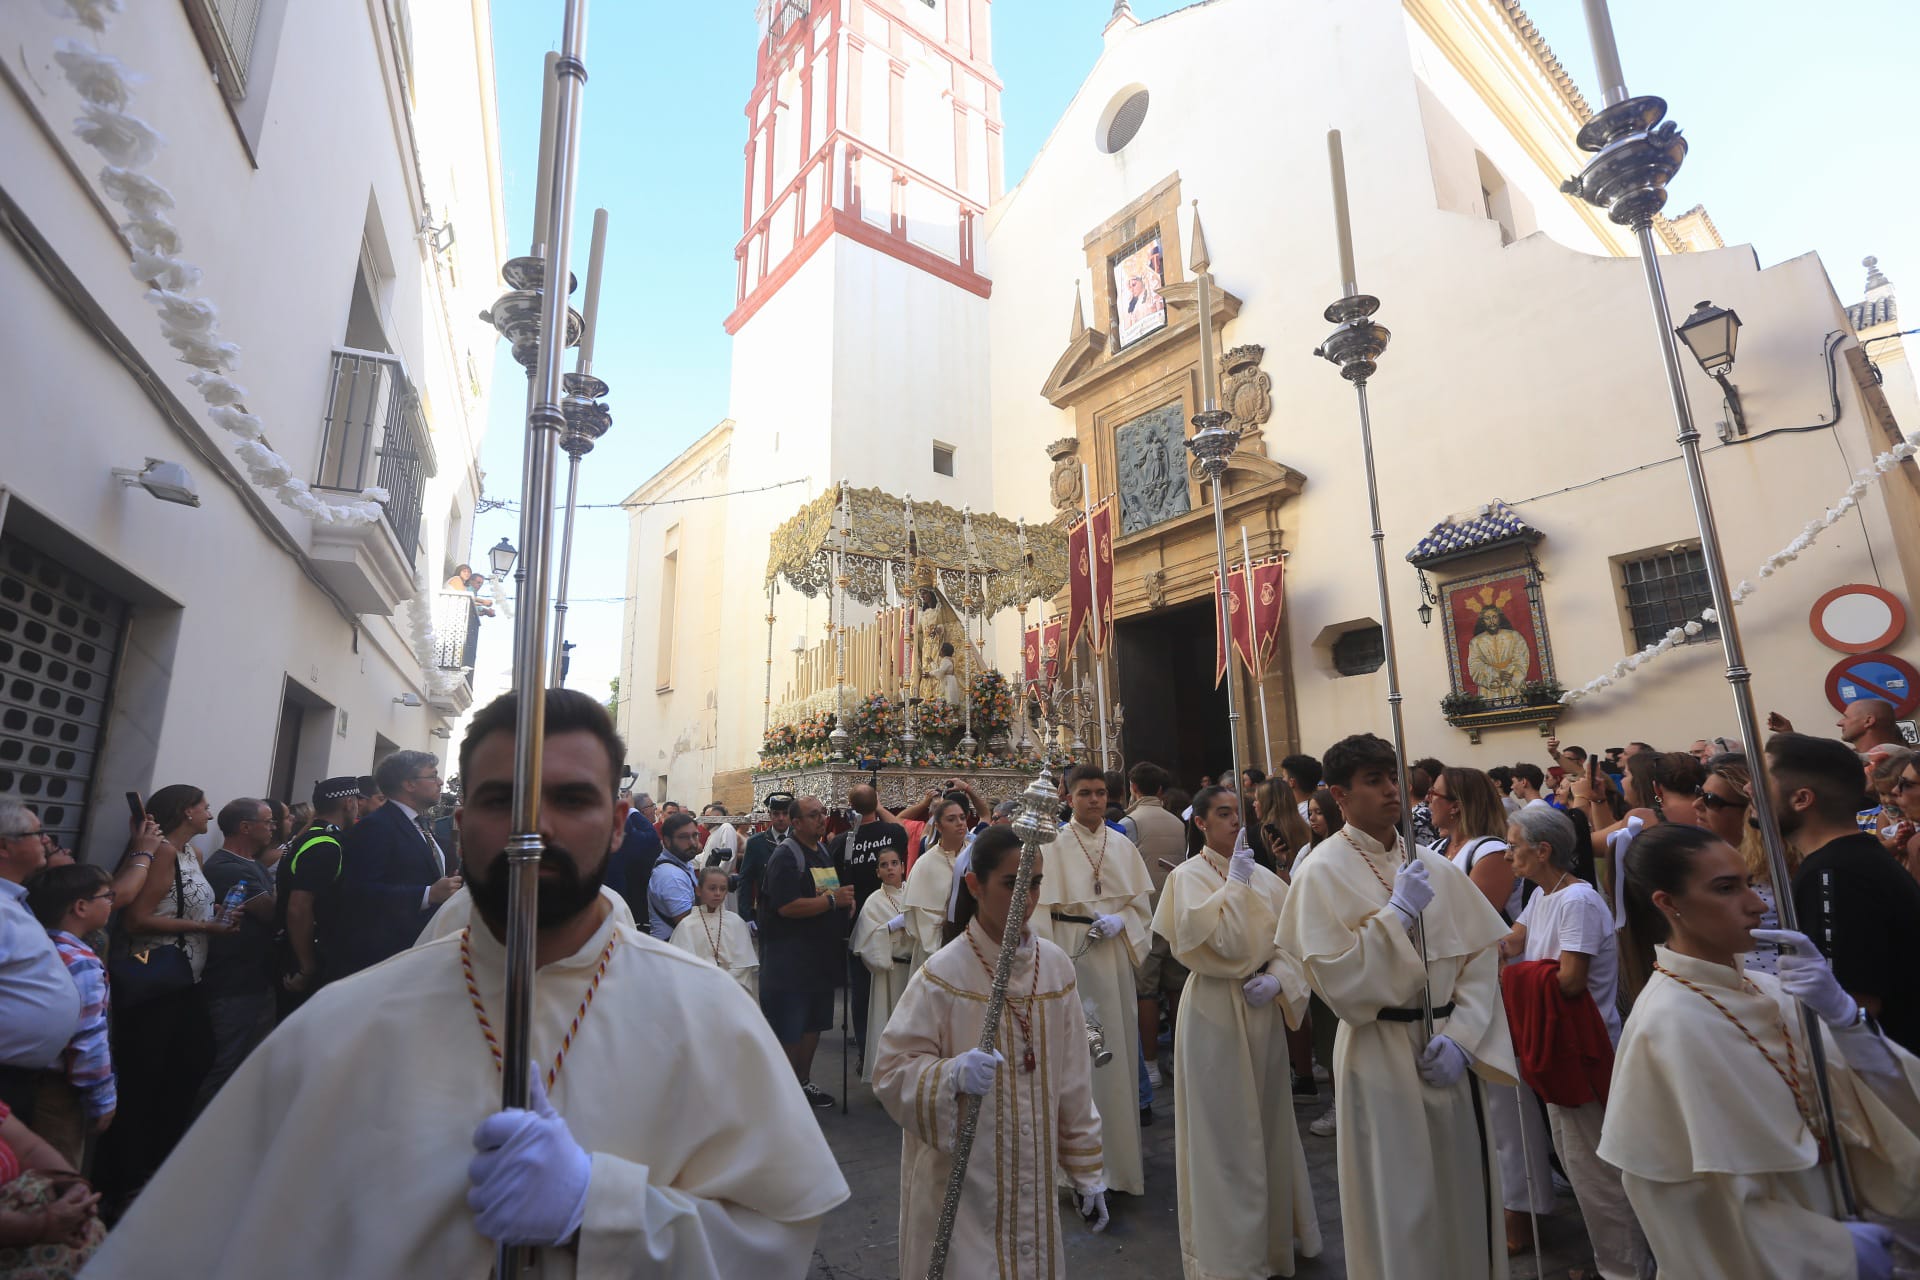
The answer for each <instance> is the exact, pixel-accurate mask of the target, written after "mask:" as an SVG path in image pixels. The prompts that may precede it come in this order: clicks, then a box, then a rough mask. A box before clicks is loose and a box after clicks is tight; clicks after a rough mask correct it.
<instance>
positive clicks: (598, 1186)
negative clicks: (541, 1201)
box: [576, 1153, 820, 1280]
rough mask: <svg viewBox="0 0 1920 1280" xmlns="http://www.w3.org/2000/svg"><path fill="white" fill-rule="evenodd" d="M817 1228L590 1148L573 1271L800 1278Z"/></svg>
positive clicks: (609, 1278)
mask: <svg viewBox="0 0 1920 1280" xmlns="http://www.w3.org/2000/svg"><path fill="white" fill-rule="evenodd" d="M819 1233H820V1219H819V1218H808V1219H806V1220H805V1221H802V1222H776V1221H774V1220H773V1219H772V1218H769V1217H767V1216H765V1215H764V1214H760V1213H756V1212H754V1211H753V1210H751V1209H747V1208H743V1207H741V1206H740V1205H737V1204H729V1203H726V1202H723V1201H720V1200H707V1199H702V1198H701V1197H699V1196H693V1195H688V1194H687V1193H686V1192H684V1191H675V1190H673V1189H672V1188H670V1187H661V1186H656V1185H654V1184H653V1183H651V1182H649V1181H648V1173H647V1166H645V1165H643V1164H635V1163H633V1162H632V1161H630V1160H622V1159H620V1158H619V1157H618V1156H609V1155H606V1154H604V1153H596V1154H595V1155H594V1156H593V1175H592V1180H591V1181H590V1182H589V1183H588V1184H587V1215H586V1218H585V1219H584V1220H583V1221H582V1222H581V1224H580V1268H579V1271H578V1272H577V1273H576V1274H577V1275H578V1276H580V1277H581V1280H589V1278H592V1280H625V1278H626V1277H633V1276H646V1277H648V1278H649V1280H652V1278H653V1277H660V1280H673V1278H677V1277H686V1280H696V1278H700V1277H707V1276H748V1275H750V1276H766V1277H772V1278H774V1280H779V1278H782V1277H786V1278H790V1280H800V1277H803V1276H805V1275H806V1273H807V1265H808V1263H809V1262H811V1261H812V1258H813V1241H814V1237H815V1236H817V1235H819Z"/></svg>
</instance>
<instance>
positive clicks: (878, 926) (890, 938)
mask: <svg viewBox="0 0 1920 1280" xmlns="http://www.w3.org/2000/svg"><path fill="white" fill-rule="evenodd" d="M905 909H906V901H905V899H904V898H903V896H902V891H901V890H896V889H889V888H887V887H886V886H885V885H881V886H880V887H879V888H878V889H875V890H874V891H873V893H872V894H871V895H870V896H869V897H868V898H867V905H866V906H864V907H862V908H861V909H860V916H859V918H858V919H856V920H855V921H854V922H853V939H852V946H853V951H854V954H855V955H857V956H859V957H860V963H861V964H864V965H865V966H867V972H868V973H870V974H872V975H873V981H872V982H871V983H870V984H869V985H868V991H867V1036H868V1038H869V1040H871V1039H872V1038H874V1037H877V1036H878V1035H879V1034H880V1033H881V1032H882V1031H884V1030H886V1026H887V1020H888V1019H889V1018H891V1017H892V1016H893V1007H894V1006H895V1005H897V1004H899V1003H900V997H901V996H902V995H904V994H906V990H907V979H908V978H910V977H912V976H913V921H912V920H911V918H909V920H908V921H907V927H906V928H904V929H901V930H899V931H898V932H891V931H889V930H888V928H887V921H889V920H891V919H893V918H894V917H895V916H897V915H904V914H906V910H905ZM873 1063H874V1058H873V1055H872V1054H868V1055H867V1057H866V1063H865V1066H864V1067H863V1069H862V1070H861V1072H860V1078H861V1079H862V1080H865V1081H868V1082H869V1083H871V1082H872V1080H873Z"/></svg>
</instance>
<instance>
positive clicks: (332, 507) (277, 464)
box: [43, 0, 462, 697]
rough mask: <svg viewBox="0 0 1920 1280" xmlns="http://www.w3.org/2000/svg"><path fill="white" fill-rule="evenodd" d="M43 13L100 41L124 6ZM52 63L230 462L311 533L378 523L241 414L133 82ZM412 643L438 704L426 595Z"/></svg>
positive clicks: (57, 50)
mask: <svg viewBox="0 0 1920 1280" xmlns="http://www.w3.org/2000/svg"><path fill="white" fill-rule="evenodd" d="M43 3H44V4H45V6H46V8H47V10H48V11H49V12H51V13H53V14H55V15H57V16H60V17H64V18H68V19H71V20H72V21H74V22H76V23H78V24H79V25H81V26H82V27H84V28H86V29H87V30H88V31H91V32H93V33H94V34H95V35H104V34H105V33H106V30H107V27H108V26H109V25H110V24H111V23H112V20H113V17H114V16H115V15H117V14H119V13H120V12H121V10H122V5H123V0H43ZM53 60H54V62H55V63H57V64H58V65H59V67H60V70H61V72H62V73H63V74H64V75H65V76H66V78H67V83H68V84H70V85H72V86H73V88H74V91H75V92H77V93H78V94H79V95H80V97H81V99H82V102H83V105H82V107H81V114H80V117H79V118H78V119H76V120H75V121H74V124H73V130H74V133H75V134H76V135H77V136H78V137H79V138H80V140H81V141H82V142H84V143H86V144H87V145H88V146H90V147H92V148H93V149H94V150H95V151H98V152H99V153H100V155H101V157H102V158H103V159H104V160H106V162H107V163H106V165H105V167H104V168H102V169H101V170H100V185H101V187H102V188H103V189H104V190H105V191H106V193H107V195H108V197H110V198H111V199H112V200H113V201H114V203H116V204H118V205H119V206H120V207H121V208H122V209H123V210H125V211H126V215H127V221H126V222H124V223H122V224H121V226H120V230H121V231H122V233H124V234H125V235H126V237H127V239H128V240H129V241H131V242H132V244H133V258H132V262H131V263H130V264H129V265H130V270H131V271H132V273H133V277H134V279H136V280H138V281H140V282H141V283H143V284H145V285H147V286H148V292H147V301H148V302H149V303H150V304H152V306H153V307H154V309H155V311H156V312H157V313H158V316H159V320H160V332H161V334H162V335H163V336H164V337H165V338H166V340H167V344H168V345H169V346H171V347H172V348H173V349H174V350H175V351H177V352H179V353H180V359H181V360H182V361H183V362H184V363H186V364H189V365H192V366H193V367H194V369H195V372H194V373H192V374H191V375H189V376H188V378H187V381H188V382H189V383H191V384H192V386H193V387H194V389H195V390H196V391H198V392H199V393H200V398H201V399H202V400H204V401H206V403H207V419H208V421H210V422H212V423H213V424H214V425H215V426H217V427H219V428H220V429H221V430H223V431H225V432H227V433H228V434H230V435H232V436H235V437H237V441H236V443H235V444H234V446H233V453H234V457H236V458H237V459H239V461H240V464H241V465H242V466H244V467H245V468H246V471H247V477H248V479H249V480H251V481H252V482H253V484H254V486H255V487H257V488H260V489H263V490H265V491H267V492H268V493H271V494H272V495H273V496H274V497H275V498H277V499H279V501H280V502H281V503H282V504H283V505H285V506H288V507H291V508H293V509H294V510H295V511H298V512H300V513H301V514H302V515H305V516H307V517H309V518H310V519H312V520H313V521H314V522H315V523H316V524H321V525H331V526H336V527H341V528H352V527H356V526H359V525H366V524H372V523H373V522H374V521H376V520H378V519H380V517H381V515H382V514H384V512H383V508H384V507H385V505H386V504H387V503H388V502H390V501H392V495H391V494H390V493H388V492H387V490H385V489H383V488H381V487H380V486H378V485H370V486H368V487H367V488H365V489H362V490H361V491H360V494H359V497H360V501H358V502H344V503H335V502H328V501H326V500H325V499H323V498H321V497H320V496H319V495H318V494H316V493H314V492H313V489H312V486H310V485H309V484H308V483H307V482H306V481H305V480H303V479H301V478H300V477H298V476H296V475H295V474H294V471H293V467H292V465H291V464H290V463H288V461H287V460H286V459H285V458H283V457H281V456H280V455H279V454H277V453H275V452H274V451H273V450H272V449H271V448H269V447H268V446H267V445H266V443H265V438H266V426H265V424H264V423H262V422H261V420H260V419H259V418H258V417H257V416H255V415H254V414H252V413H250V412H248V411H247V409H246V408H245V406H244V402H245V400H246V398H247V390H246V388H245V387H243V386H241V385H240V384H239V383H237V382H235V381H234V380H233V379H232V378H230V377H228V376H227V375H228V374H229V373H231V372H232V370H233V368H234V366H235V365H236V364H238V363H239V360H240V348H239V347H238V346H236V345H235V344H234V343H232V342H228V341H225V340H224V339H223V338H222V337H221V335H220V312H219V308H218V307H216V306H215V305H214V303H213V301H212V299H210V298H204V297H199V296H196V295H193V294H189V293H188V292H187V290H189V289H191V288H193V287H194V286H195V285H196V284H198V283H199V281H200V276H201V271H200V268H199V267H198V266H196V265H195V264H193V263H192V262H189V261H187V260H186V259H185V258H184V257H182V256H181V254H182V251H183V248H184V245H183V243H182V240H181V236H180V228H179V227H177V226H175V225H174V223H173V221H172V219H171V218H170V217H169V214H170V212H171V211H172V209H173V208H174V198H173V193H172V192H171V191H169V190H167V188H166V187H164V186H163V185H161V184H160V183H159V182H156V181H155V180H154V179H153V178H151V177H149V176H147V175H146V174H145V173H142V172H140V171H141V170H142V169H145V168H146V167H147V166H148V165H150V164H152V163H153V161H154V160H155V158H156V157H158V155H159V154H160V148H161V147H162V146H163V145H165V139H163V138H162V137H161V135H160V133H159V131H158V130H156V129H155V128H154V127H153V126H152V125H150V124H148V123H147V122H146V121H145V120H142V119H141V118H140V117H138V116H135V115H133V114H131V113H130V112H129V111H128V109H127V108H128V107H129V106H131V105H132V102H133V89H134V86H135V85H137V84H139V83H140V82H141V80H142V79H143V77H140V76H138V75H135V74H134V73H133V72H131V71H129V70H128V69H127V67H126V66H125V65H124V64H123V63H121V62H120V60H119V59H117V58H114V57H111V56H110V55H107V54H104V53H101V52H99V51H98V50H96V49H92V48H89V47H87V46H86V45H84V44H81V43H80V42H79V41H76V40H60V41H57V42H56V44H55V47H54V53H53ZM411 603H412V609H411V618H412V631H413V636H412V642H413V650H414V656H415V658H417V659H418V660H419V663H420V669H421V673H422V676H423V678H424V683H425V685H426V687H427V690H428V692H429V694H431V695H433V696H435V697H444V696H446V695H448V694H450V693H451V692H452V691H453V690H454V688H455V687H456V686H457V685H458V684H459V682H460V680H461V679H462V673H461V672H458V671H442V670H441V669H440V666H439V663H438V661H437V660H436V656H435V648H436V646H435V641H434V634H433V604H432V598H431V596H430V595H429V593H427V592H424V591H419V590H418V589H417V587H416V592H415V595H414V598H413V600H412V602H411Z"/></svg>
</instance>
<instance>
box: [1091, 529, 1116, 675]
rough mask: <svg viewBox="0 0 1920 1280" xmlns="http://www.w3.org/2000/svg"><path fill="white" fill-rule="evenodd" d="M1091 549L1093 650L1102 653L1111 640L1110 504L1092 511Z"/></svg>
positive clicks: (1111, 532) (1111, 556)
mask: <svg viewBox="0 0 1920 1280" xmlns="http://www.w3.org/2000/svg"><path fill="white" fill-rule="evenodd" d="M1093 547H1094V551H1095V553H1096V561H1095V564H1094V569H1095V573H1096V580H1095V582H1094V584H1093V597H1094V616H1095V618H1096V619H1097V621H1096V622H1095V625H1094V628H1093V651H1094V652H1095V653H1105V652H1106V651H1107V645H1108V643H1109V642H1110V641H1111V640H1112V639H1113V504H1112V503H1111V502H1103V503H1101V504H1100V505H1099V506H1097V507H1095V508H1094V509H1093Z"/></svg>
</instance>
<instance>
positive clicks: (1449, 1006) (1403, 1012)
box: [1378, 1000, 1453, 1022]
mask: <svg viewBox="0 0 1920 1280" xmlns="http://www.w3.org/2000/svg"><path fill="white" fill-rule="evenodd" d="M1452 1012H1453V1001H1451V1000H1449V1001H1447V1002H1446V1003H1445V1004H1437V1005H1435V1006H1433V1016H1434V1017H1436V1018H1444V1017H1446V1016H1448V1015H1449V1014H1451V1013H1452ZM1426 1016H1427V1013H1426V1010H1424V1009H1382V1010H1381V1011H1380V1012H1379V1014H1378V1017H1379V1019H1380V1021H1382V1022H1418V1021H1420V1019H1422V1018H1424V1017H1426Z"/></svg>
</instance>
